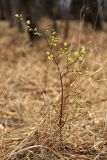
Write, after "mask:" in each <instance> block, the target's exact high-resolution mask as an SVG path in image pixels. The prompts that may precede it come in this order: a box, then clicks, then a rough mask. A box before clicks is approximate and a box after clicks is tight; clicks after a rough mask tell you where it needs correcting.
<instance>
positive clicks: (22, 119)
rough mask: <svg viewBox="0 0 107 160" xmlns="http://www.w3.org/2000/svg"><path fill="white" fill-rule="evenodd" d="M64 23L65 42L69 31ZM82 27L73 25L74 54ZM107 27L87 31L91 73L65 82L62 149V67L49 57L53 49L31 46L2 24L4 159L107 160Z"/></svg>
mask: <svg viewBox="0 0 107 160" xmlns="http://www.w3.org/2000/svg"><path fill="white" fill-rule="evenodd" d="M58 24H59V28H62V29H60V38H61V41H63V38H62V33H63V28H64V27H63V24H62V23H58ZM78 26H79V23H78V22H72V23H71V25H70V31H69V37H68V39H67V41H69V42H70V44H71V51H72V53H73V52H74V51H76V49H77V47H78V43H79V33H80V30H79V29H80V28H79V27H78ZM46 27H47V26H46ZM106 27H107V26H106V24H105V30H104V31H103V32H97V33H94V34H93V32H92V30H91V29H90V28H89V29H88V30H86V29H82V31H81V36H80V38H81V44H82V45H84V46H85V47H86V49H87V56H86V59H85V62H84V64H83V67H84V69H86V68H87V69H88V74H84V75H81V76H79V77H75V75H73V74H68V76H67V77H66V78H65V81H64V83H65V87H64V90H65V94H66V95H69V97H67V100H65V101H64V102H65V109H64V127H63V129H62V137H63V148H61V149H60V147H59V144H60V142H59V138H60V135H59V126H58V115H59V114H58V113H59V105H60V89H59V86H60V82H59V78H58V74H57V70H56V67H55V66H54V64H53V63H52V62H51V61H48V60H47V58H46V54H45V52H46V51H47V50H48V48H47V45H46V43H45V41H44V40H40V41H38V42H36V43H35V44H33V45H32V44H29V43H28V40H27V37H26V34H23V35H21V34H19V33H18V32H17V31H16V29H9V28H8V25H7V23H0V160H56V159H60V160H98V159H100V160H106V159H107V53H106V52H107V46H106V43H107V33H106ZM61 61H62V62H63V59H62V60H61ZM62 64H63V63H62ZM75 67H78V66H76V65H75Z"/></svg>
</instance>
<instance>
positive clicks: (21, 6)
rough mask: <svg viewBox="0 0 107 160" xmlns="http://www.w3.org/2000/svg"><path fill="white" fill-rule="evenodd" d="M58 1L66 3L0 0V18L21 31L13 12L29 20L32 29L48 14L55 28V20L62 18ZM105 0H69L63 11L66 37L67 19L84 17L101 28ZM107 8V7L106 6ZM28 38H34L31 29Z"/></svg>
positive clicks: (38, 0) (51, 0)
mask: <svg viewBox="0 0 107 160" xmlns="http://www.w3.org/2000/svg"><path fill="white" fill-rule="evenodd" d="M60 1H63V2H64V3H66V0H65V1H64V0H0V19H1V20H8V21H9V22H10V26H18V28H19V31H23V26H22V24H21V22H20V21H18V20H17V19H16V18H15V14H16V13H17V14H23V16H24V19H25V21H26V20H30V27H31V28H32V29H34V28H35V27H36V28H39V26H38V21H39V20H40V18H41V17H44V16H49V17H50V18H51V19H52V21H53V26H52V27H53V28H54V29H55V30H56V29H57V25H56V20H57V19H62V18H63V16H62V15H61V12H60V10H61V6H60V3H59V2H60ZM104 2H105V0H71V3H70V4H69V9H68V10H66V12H65V13H64V14H65V16H64V19H65V21H66V29H65V31H66V33H65V37H67V31H68V28H69V27H68V24H69V20H70V19H71V17H72V18H74V19H84V21H85V22H86V23H90V24H91V25H92V27H93V28H95V29H102V28H103V15H104V14H103V12H104V7H106V5H107V4H106V5H105V4H104ZM106 9H107V8H106ZM28 33H29V38H30V40H32V41H33V40H34V39H35V38H36V37H35V36H34V34H33V32H32V31H30V32H29V31H28Z"/></svg>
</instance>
